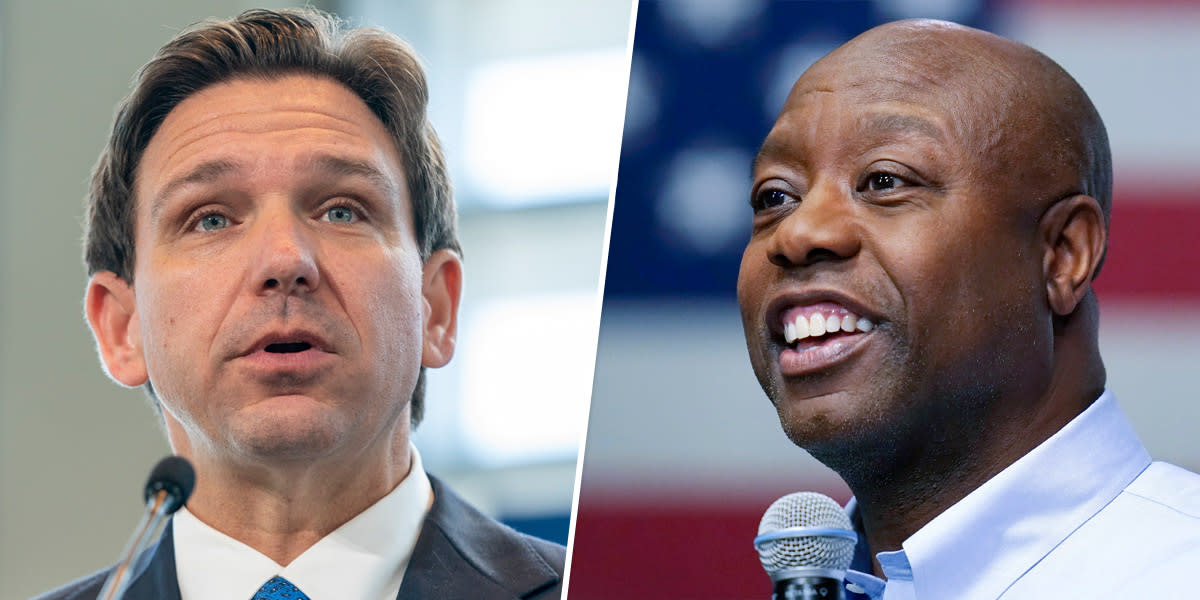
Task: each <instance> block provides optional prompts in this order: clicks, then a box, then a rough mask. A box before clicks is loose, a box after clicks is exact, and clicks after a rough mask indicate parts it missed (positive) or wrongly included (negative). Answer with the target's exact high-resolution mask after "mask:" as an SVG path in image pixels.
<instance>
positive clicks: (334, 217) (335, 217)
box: [325, 206, 357, 223]
mask: <svg viewBox="0 0 1200 600" xmlns="http://www.w3.org/2000/svg"><path fill="white" fill-rule="evenodd" d="M325 217H326V218H327V219H329V221H330V222H331V223H353V222H354V221H355V220H356V217H357V215H355V214H354V210H353V209H351V208H349V207H345V206H334V207H332V208H330V209H329V210H327V211H325Z"/></svg>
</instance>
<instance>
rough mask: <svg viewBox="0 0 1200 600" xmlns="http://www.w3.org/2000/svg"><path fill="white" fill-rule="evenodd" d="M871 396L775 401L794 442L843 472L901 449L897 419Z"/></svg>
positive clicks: (832, 395) (851, 394)
mask: <svg viewBox="0 0 1200 600" xmlns="http://www.w3.org/2000/svg"><path fill="white" fill-rule="evenodd" d="M884 404H885V403H884V402H881V401H880V400H879V399H878V398H874V397H873V396H872V395H870V394H861V393H856V392H854V391H838V392H834V393H828V394H821V395H817V396H805V397H794V396H792V397H788V396H787V395H786V394H784V395H783V396H782V397H780V398H777V399H776V400H775V406H776V410H777V412H778V414H779V423H780V425H781V426H782V428H783V432H784V434H786V435H787V437H788V439H789V440H791V441H792V443H793V444H795V445H797V446H799V447H800V448H803V449H804V450H805V451H807V452H808V453H809V454H811V455H812V456H813V457H814V458H816V459H817V460H819V461H821V463H823V464H824V465H825V466H827V467H829V468H831V469H833V470H834V471H837V472H838V473H839V474H841V473H842V472H843V471H844V470H850V469H854V470H857V469H860V468H862V467H863V465H872V464H878V463H877V462H876V461H878V460H880V459H881V457H880V456H879V453H880V452H881V451H886V450H887V449H888V448H892V447H894V445H895V432H894V431H893V428H894V425H895V420H894V419H888V418H886V417H885V416H884V414H883V411H882V410H881V408H882V406H883V405H884Z"/></svg>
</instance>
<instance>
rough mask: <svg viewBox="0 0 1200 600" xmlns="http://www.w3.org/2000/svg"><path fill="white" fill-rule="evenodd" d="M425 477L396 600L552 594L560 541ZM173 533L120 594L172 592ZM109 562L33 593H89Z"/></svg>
mask: <svg viewBox="0 0 1200 600" xmlns="http://www.w3.org/2000/svg"><path fill="white" fill-rule="evenodd" d="M429 480H430V482H431V483H432V484H433V498H434V500H433V506H432V507H431V508H430V509H429V514H428V515H427V516H426V517H425V522H424V524H423V525H422V526H421V534H420V536H418V537H417V545H416V547H415V548H414V549H413V555H412V558H411V559H409V562H408V570H407V571H405V573H404V582H403V583H402V584H401V585H400V594H399V595H398V596H397V597H396V598H397V600H416V599H419V598H480V599H489V600H490V599H496V600H500V599H504V600H512V599H513V598H525V599H537V600H552V599H555V598H558V597H560V596H561V595H562V572H563V563H564V561H565V560H566V549H564V548H563V547H562V546H559V545H558V544H553V543H550V542H547V541H544V540H540V539H538V538H534V537H531V536H527V535H525V534H522V533H518V532H517V531H514V530H513V529H511V528H509V527H507V526H505V525H502V524H500V523H497V522H496V521H494V520H492V519H491V518H490V517H488V516H486V515H484V514H483V513H481V512H479V511H478V510H476V509H475V507H473V506H471V505H470V504H467V502H466V501H465V500H463V499H462V498H460V497H459V496H458V495H457V494H455V493H454V492H453V491H452V490H450V488H448V487H446V485H445V484H443V483H442V482H440V481H438V480H437V479H435V478H433V477H432V476H431V477H430V478H429ZM172 540H173V538H172V534H171V528H170V527H166V528H165V531H164V533H163V535H162V537H161V538H160V539H159V541H158V543H156V544H155V545H154V546H152V547H150V548H148V549H147V550H146V551H145V553H144V554H146V555H148V559H147V560H142V561H140V564H137V565H136V566H135V568H134V569H133V572H132V577H133V579H132V581H131V583H130V585H129V590H128V591H127V592H126V593H125V598H126V599H127V600H179V582H178V580H177V579H176V576H175V544H174V543H173V541H172ZM109 570H111V569H109ZM109 570H105V571H101V572H99V573H96V574H94V575H91V576H89V577H85V578H83V579H80V580H78V581H75V582H73V583H70V584H67V585H65V586H63V587H61V588H59V589H57V590H54V591H52V592H49V593H47V594H44V595H42V596H39V597H38V598H36V599H35V600H94V598H96V595H97V594H99V593H100V588H101V586H103V585H104V580H105V579H106V578H107V577H108V573H109ZM231 600H236V599H231ZM247 600H248V599H247ZM314 600H342V599H340V598H315V599H314Z"/></svg>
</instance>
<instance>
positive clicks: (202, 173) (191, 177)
mask: <svg viewBox="0 0 1200 600" xmlns="http://www.w3.org/2000/svg"><path fill="white" fill-rule="evenodd" d="M241 168H242V166H241V165H239V164H238V163H235V162H233V161H229V160H210V161H206V162H202V163H200V164H199V165H197V166H196V167H195V168H193V169H192V170H191V171H188V172H187V173H185V174H183V175H181V176H179V177H176V178H175V179H172V180H171V181H169V182H167V184H166V185H165V186H163V189H162V190H161V191H159V193H158V194H157V195H155V196H154V200H153V201H151V203H150V220H151V221H156V220H158V213H160V212H161V211H162V208H163V206H164V205H165V204H166V199H167V198H170V197H171V196H172V195H173V194H175V193H176V192H178V191H179V189H180V188H183V187H186V186H189V185H195V184H204V183H211V182H213V181H217V180H219V179H221V178H222V177H225V176H226V175H228V174H230V173H233V172H236V171H239V170H241Z"/></svg>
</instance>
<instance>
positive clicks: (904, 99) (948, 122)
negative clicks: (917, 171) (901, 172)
mask: <svg viewBox="0 0 1200 600" xmlns="http://www.w3.org/2000/svg"><path fill="white" fill-rule="evenodd" d="M801 83H802V82H801ZM881 91H885V92H887V93H880V92H881ZM960 129H961V128H960V127H958V126H957V118H956V116H955V114H954V113H953V112H952V111H949V110H946V109H945V107H944V106H943V105H942V103H941V102H940V100H939V99H938V98H936V97H933V98H929V97H927V95H925V94H908V93H900V91H899V88H898V87H895V86H892V87H891V88H888V89H884V88H883V86H878V85H875V86H847V87H837V86H824V87H819V88H802V87H801V84H800V83H798V84H797V86H796V91H794V92H793V93H792V95H791V96H790V97H789V99H788V102H787V104H786V105H785V106H784V109H783V112H781V113H780V115H779V118H778V120H777V121H776V123H775V126H774V127H773V128H772V129H771V132H770V133H769V134H768V135H767V138H766V140H765V141H764V142H763V145H762V147H761V148H760V150H759V154H758V156H757V157H756V159H755V165H756V166H757V165H758V164H760V163H761V162H763V161H766V160H770V159H788V158H793V157H796V156H798V155H812V154H815V153H821V152H824V153H826V154H830V153H834V154H837V155H839V156H844V155H845V154H847V153H851V154H863V153H866V152H868V151H870V150H872V149H874V148H877V147H880V146H884V145H887V144H891V143H911V144H916V145H924V146H928V147H930V148H931V149H936V151H937V152H939V153H940V152H945V151H948V150H958V149H959V148H960V146H961V144H960V142H961V140H960V136H961V131H960Z"/></svg>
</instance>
